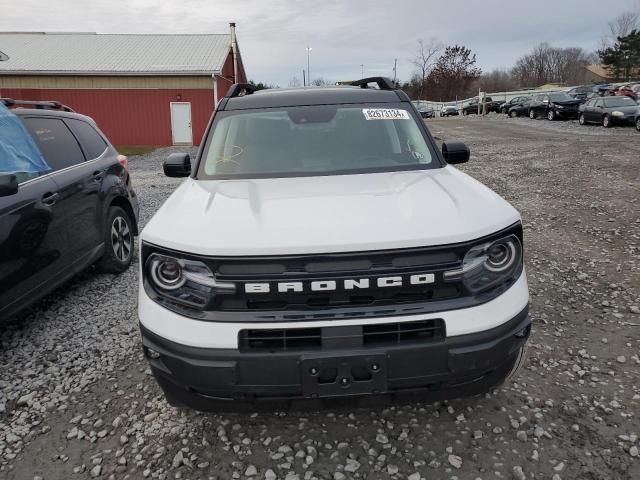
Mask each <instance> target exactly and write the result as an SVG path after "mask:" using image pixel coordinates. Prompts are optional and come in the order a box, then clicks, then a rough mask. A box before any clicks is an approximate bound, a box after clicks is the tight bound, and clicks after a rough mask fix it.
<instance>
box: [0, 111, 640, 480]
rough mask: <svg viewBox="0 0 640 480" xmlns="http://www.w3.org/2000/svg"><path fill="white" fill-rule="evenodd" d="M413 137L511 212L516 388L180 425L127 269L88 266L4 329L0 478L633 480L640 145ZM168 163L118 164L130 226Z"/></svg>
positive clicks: (208, 418) (494, 119)
mask: <svg viewBox="0 0 640 480" xmlns="http://www.w3.org/2000/svg"><path fill="white" fill-rule="evenodd" d="M428 125H429V127H430V128H431V130H432V131H433V132H434V134H435V135H436V136H437V137H438V138H440V139H449V138H454V137H456V138H461V139H463V140H464V141H466V142H467V143H468V144H469V145H470V147H471V148H472V161H471V162H470V163H469V164H467V165H463V166H462V167H463V169H464V170H465V171H467V172H468V173H470V174H471V175H473V176H474V177H476V178H478V179H480V180H481V181H483V182H485V183H487V184H488V185H490V186H491V187H492V188H493V189H495V190H496V191H498V192H499V193H500V194H501V195H503V196H504V197H505V198H507V199H508V200H509V201H511V202H512V203H513V204H514V205H515V206H516V207H517V208H518V209H519V210H520V211H521V212H522V214H523V217H524V222H525V235H526V242H525V243H526V256H527V258H526V262H527V271H528V276H529V281H530V286H531V312H532V317H533V320H534V322H535V327H534V330H533V334H532V339H531V348H530V355H529V359H528V361H527V363H526V367H525V368H524V369H523V370H522V371H521V373H520V376H519V377H518V378H517V379H516V380H515V382H512V383H511V384H509V385H507V386H505V387H504V388H503V389H501V390H499V391H496V392H495V393H493V394H491V395H487V396H484V397H476V398H470V399H459V400H454V401H451V402H447V403H437V404H413V405H403V406H399V405H396V406H387V407H380V408H374V409H351V410H349V409H347V410H344V409H343V410H334V411H321V412H304V413H297V412H274V413H254V414H251V415H241V414H223V415H222V414H221V415H212V414H200V413H196V412H190V411H186V412H184V411H179V410H176V409H173V408H171V407H168V406H167V404H166V403H165V402H164V399H163V397H162V395H161V393H160V390H159V389H158V387H157V386H156V384H155V382H154V380H153V378H152V377H151V376H150V374H149V371H148V369H147V366H146V363H145V361H144V359H143V358H142V356H141V354H140V348H139V336H138V332H137V325H136V312H135V306H136V290H137V283H136V280H137V275H138V272H137V265H136V266H134V267H132V268H131V269H130V270H129V271H128V272H127V273H125V274H124V275H121V276H113V275H102V274H96V273H95V272H92V271H88V272H87V273H85V274H84V275H82V276H80V277H79V278H77V279H75V280H74V281H72V282H71V283H69V284H67V285H65V286H64V287H62V288H60V289H59V290H58V291H56V292H55V293H53V294H51V295H49V296H48V297H47V298H45V299H44V300H43V301H41V302H39V303H38V304H37V305H36V306H34V307H33V308H32V309H31V310H30V311H28V312H26V313H25V314H22V315H21V316H20V317H19V318H16V319H14V320H12V321H11V322H9V323H5V324H3V325H2V331H1V332H0V346H1V350H0V364H1V365H2V378H1V379H0V478H7V479H11V480H24V479H26V480H31V479H38V478H39V479H43V480H52V479H75V478H77V479H91V478H100V479H111V478H114V479H115V478H118V479H120V478H129V479H138V478H157V479H174V478H185V479H187V478H188V479H213V478H215V479H228V478H234V479H246V478H250V479H263V478H264V479H268V480H273V479H275V478H279V479H286V480H294V479H298V480H303V479H305V480H310V479H312V478H318V479H333V480H343V479H351V478H362V479H364V478H368V479H410V480H419V479H421V478H422V479H460V480H462V479H472V480H476V479H483V480H487V479H494V478H498V479H516V480H524V479H552V480H561V479H565V480H566V479H576V478H579V479H593V480H596V479H598V480H602V479H637V478H640V458H639V451H638V449H639V448H640V442H639V440H638V435H640V420H639V419H638V416H637V412H638V407H639V405H640V359H639V358H638V355H639V346H640V341H639V333H640V208H639V207H640V206H639V201H640V189H639V188H638V187H639V186H640V178H639V176H640V173H639V172H640V169H639V168H638V161H639V160H640V159H639V155H638V152H640V148H639V147H640V134H637V132H635V131H633V130H632V129H612V130H604V129H602V128H598V127H586V128H585V129H584V131H585V132H586V131H589V134H584V135H576V134H575V133H576V132H577V131H578V129H573V128H572V127H571V126H570V124H567V123H562V122H553V123H550V122H545V121H537V122H532V121H529V120H528V119H518V120H515V121H514V120H511V119H506V118H501V117H500V116H490V118H487V119H479V118H469V119H467V118H455V119H434V120H429V121H428ZM581 128H582V127H581ZM574 130H575V131H574ZM631 134H633V135H631ZM636 134H637V135H636ZM632 136H633V138H626V137H632ZM612 137H614V138H612ZM622 137H625V138H622ZM170 151H172V150H171V149H163V150H159V151H156V152H154V153H153V154H149V155H144V156H139V157H133V158H131V161H130V166H131V171H132V175H133V181H134V187H135V188H136V191H137V193H138V195H139V197H140V199H141V208H142V212H141V220H142V223H144V222H146V221H147V220H148V219H149V217H150V216H151V215H152V214H153V212H154V211H155V210H156V209H157V208H158V207H159V206H160V205H161V203H162V202H163V200H164V199H165V198H166V197H167V195H169V193H170V192H171V191H172V189H173V188H175V186H176V185H177V184H178V183H179V181H176V180H173V179H168V178H166V177H164V176H163V175H162V174H161V166H160V165H161V161H162V159H164V158H165V157H166V155H167V153H168V152H170Z"/></svg>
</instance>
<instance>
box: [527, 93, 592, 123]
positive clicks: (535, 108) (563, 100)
mask: <svg viewBox="0 0 640 480" xmlns="http://www.w3.org/2000/svg"><path fill="white" fill-rule="evenodd" d="M580 103H581V101H580V100H576V99H575V98H572V97H570V96H569V95H567V94H566V93H565V92H556V93H542V94H538V95H535V96H534V97H533V98H532V99H531V102H529V118H531V119H534V118H537V117H540V116H544V117H546V118H547V120H556V119H568V118H577V117H578V107H579V105H580Z"/></svg>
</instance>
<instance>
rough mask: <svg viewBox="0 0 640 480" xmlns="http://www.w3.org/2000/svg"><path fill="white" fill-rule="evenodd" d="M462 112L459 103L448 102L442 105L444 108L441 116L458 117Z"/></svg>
mask: <svg viewBox="0 0 640 480" xmlns="http://www.w3.org/2000/svg"><path fill="white" fill-rule="evenodd" d="M459 114H460V112H459V111H458V105H457V104H455V103H447V104H444V105H442V109H441V110H440V116H441V117H450V116H454V117H457V116H458V115H459Z"/></svg>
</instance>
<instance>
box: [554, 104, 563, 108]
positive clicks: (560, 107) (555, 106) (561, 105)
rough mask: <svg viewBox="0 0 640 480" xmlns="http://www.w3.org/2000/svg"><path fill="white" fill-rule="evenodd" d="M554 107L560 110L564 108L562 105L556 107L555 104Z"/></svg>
mask: <svg viewBox="0 0 640 480" xmlns="http://www.w3.org/2000/svg"><path fill="white" fill-rule="evenodd" d="M554 106H555V107H556V108H560V109H563V108H564V105H556V104H554Z"/></svg>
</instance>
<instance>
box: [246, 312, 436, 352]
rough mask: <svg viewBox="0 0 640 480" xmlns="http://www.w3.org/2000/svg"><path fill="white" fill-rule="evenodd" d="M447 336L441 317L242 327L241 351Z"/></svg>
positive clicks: (405, 342)
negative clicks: (343, 324) (353, 323)
mask: <svg viewBox="0 0 640 480" xmlns="http://www.w3.org/2000/svg"><path fill="white" fill-rule="evenodd" d="M445 337H446V330H445V324H444V321H443V320H442V319H439V318H438V319H432V320H420V321H416V322H394V323H381V324H374V325H358V326H354V327H322V328H278V329H250V330H241V331H240V333H239V335H238V344H239V348H240V351H241V352H287V351H304V350H335V349H341V348H358V347H365V348H366V347H370V348H372V347H385V346H394V345H416V344H424V343H430V342H437V341H440V340H443V339H444V338H445Z"/></svg>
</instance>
